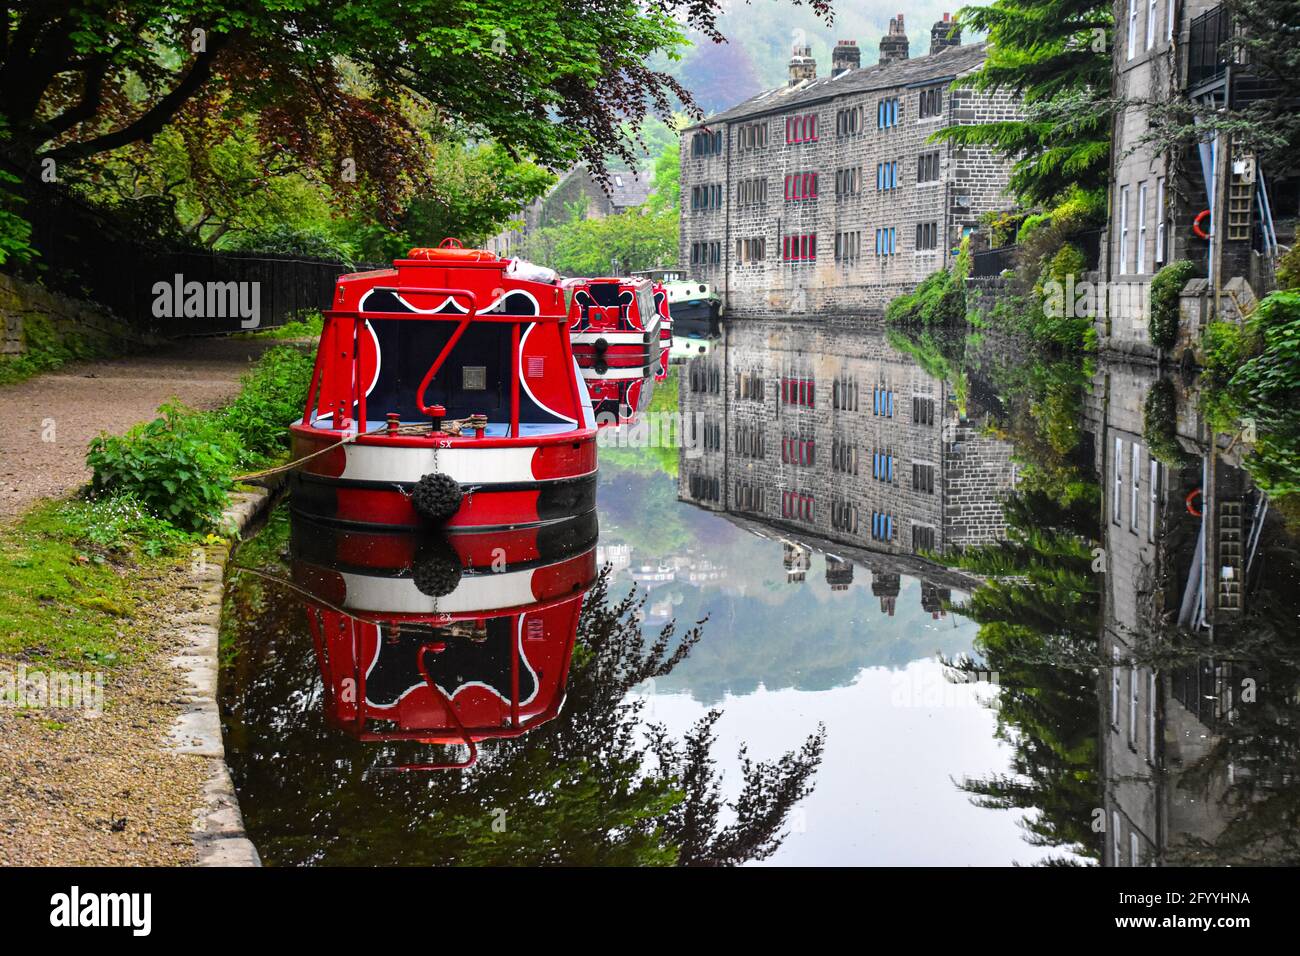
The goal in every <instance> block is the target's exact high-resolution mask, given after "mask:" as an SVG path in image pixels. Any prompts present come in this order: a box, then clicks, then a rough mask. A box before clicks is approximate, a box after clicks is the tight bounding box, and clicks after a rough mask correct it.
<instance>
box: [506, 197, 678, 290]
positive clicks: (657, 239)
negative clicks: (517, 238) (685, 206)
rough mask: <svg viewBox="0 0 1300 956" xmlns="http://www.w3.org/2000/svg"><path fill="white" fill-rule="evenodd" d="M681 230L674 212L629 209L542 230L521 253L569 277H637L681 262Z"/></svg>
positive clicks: (531, 238)
mask: <svg viewBox="0 0 1300 956" xmlns="http://www.w3.org/2000/svg"><path fill="white" fill-rule="evenodd" d="M677 229H678V216H677V211H676V210H675V209H672V210H669V209H665V210H664V211H662V212H658V213H655V212H644V211H638V210H631V211H629V212H625V213H621V214H619V215H616V216H605V217H603V218H600V219H578V220H575V221H572V222H568V223H565V224H563V225H559V226H550V227H547V228H544V229H538V230H536V231H535V232H533V233H532V234H530V235H529V237H528V238H527V239H526V240H525V242H524V244H523V246H522V247H521V252H520V254H521V255H522V256H523V257H524V258H526V259H531V260H532V261H534V262H538V263H543V264H545V265H548V266H550V267H551V268H552V269H556V270H558V271H559V272H562V273H564V274H565V275H570V276H601V275H609V274H610V272H611V271H612V272H621V273H627V272H635V271H638V270H642V269H653V268H657V267H661V266H663V265H664V264H665V263H672V262H675V261H676V260H677Z"/></svg>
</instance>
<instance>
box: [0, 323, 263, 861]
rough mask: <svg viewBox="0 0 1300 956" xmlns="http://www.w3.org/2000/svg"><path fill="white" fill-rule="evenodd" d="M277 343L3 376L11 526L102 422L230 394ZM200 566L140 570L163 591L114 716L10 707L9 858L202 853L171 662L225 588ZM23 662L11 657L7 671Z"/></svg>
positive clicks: (1, 847)
mask: <svg viewBox="0 0 1300 956" xmlns="http://www.w3.org/2000/svg"><path fill="white" fill-rule="evenodd" d="M274 344H276V343H274V342H266V341H259V340H242V341H240V340H230V339H194V340H189V341H184V342H179V343H175V344H172V345H169V346H167V347H165V348H160V349H158V350H156V351H154V352H152V353H150V354H146V355H135V356H129V357H125V358H120V359H113V360H105V361H96V362H93V363H79V364H76V365H67V366H64V367H63V368H62V369H60V370H58V371H57V372H54V373H51V374H47V375H40V376H37V377H35V378H32V379H29V380H28V381H26V382H22V383H20V384H18V385H13V386H7V387H3V388H0V400H2V401H3V402H4V406H5V409H6V411H7V413H8V414H9V416H10V422H9V423H8V424H7V425H6V426H5V427H4V428H3V429H0V533H3V524H4V523H5V522H7V521H11V520H13V518H14V517H16V516H17V515H19V514H21V513H22V512H23V511H25V510H26V509H27V508H30V507H31V506H32V505H34V504H37V503H38V502H39V501H40V500H41V499H43V498H56V497H62V496H64V495H67V494H69V493H70V492H72V491H74V490H75V489H76V488H78V487H79V486H80V485H82V484H83V483H84V482H86V481H87V480H88V479H89V478H90V474H89V472H88V471H87V470H86V467H85V461H84V458H85V453H86V445H87V443H88V442H89V441H90V440H91V439H92V438H94V437H95V436H96V435H98V434H99V433H100V432H101V431H108V432H114V433H120V432H123V431H125V430H126V429H128V428H129V427H130V426H131V425H133V424H135V423H136V422H140V421H146V420H148V419H150V418H153V417H154V415H155V414H156V410H157V407H158V405H159V403H161V402H164V401H167V400H168V399H172V398H176V399H179V400H180V401H182V402H184V403H186V404H188V405H192V406H194V407H196V408H214V407H216V406H218V405H221V404H222V403H223V402H225V401H226V400H228V399H230V398H232V397H233V396H234V395H235V394H236V393H237V391H238V389H239V377H240V376H241V375H242V374H243V373H244V372H245V371H247V370H248V368H249V365H250V364H251V363H252V362H253V361H255V360H256V359H257V357H258V356H259V355H261V353H262V352H264V351H265V350H266V349H267V348H269V347H270V346H271V345H274ZM51 439H52V440H51ZM136 573H139V572H136ZM192 577H193V576H192V575H189V574H188V573H186V572H185V571H184V570H175V571H167V572H151V573H149V577H148V580H146V581H142V583H143V584H144V585H145V586H146V587H147V589H148V590H149V592H150V593H152V594H153V595H155V599H154V600H152V601H150V602H148V606H147V607H146V608H145V609H144V612H143V613H142V614H140V615H138V616H137V617H135V618H134V619H133V620H131V621H130V626H131V627H133V628H134V629H136V630H137V632H138V633H139V635H140V640H139V642H138V644H137V646H136V647H135V648H134V651H133V653H132V654H131V655H130V657H129V660H128V661H127V662H126V663H125V664H123V665H122V666H119V667H117V668H114V669H112V670H110V671H109V673H108V674H107V675H106V680H105V683H106V686H105V689H104V700H105V707H104V711H103V713H102V714H99V715H94V714H84V713H79V712H69V711H59V710H49V709H30V710H24V709H17V708H13V707H0V866H11V865H15V864H26V865H33V864H35V865H52V864H53V865H123V864H131V865H176V864H190V863H193V862H195V860H196V852H195V847H194V845H193V841H192V838H191V831H192V829H193V826H194V821H195V812H196V810H197V809H198V808H199V806H200V804H201V800H202V798H201V791H202V788H203V786H204V781H205V780H207V778H208V776H209V773H210V767H209V762H208V760H207V759H205V758H204V757H201V756H197V755H194V754H186V753H180V752H178V751H177V750H176V749H174V747H172V746H171V744H170V735H171V733H172V729H173V728H174V727H175V726H176V722H177V719H178V717H179V715H180V714H181V711H182V708H183V707H184V706H185V704H186V702H187V700H188V699H189V694H190V690H189V688H188V685H187V682H186V680H185V679H184V675H182V673H181V672H180V671H179V670H178V669H177V668H176V667H174V666H172V660H173V658H174V657H175V656H176V655H177V654H179V653H181V652H182V650H183V649H184V646H185V641H184V640H183V637H184V635H182V634H179V633H178V632H177V630H176V622H177V621H178V620H184V619H186V616H187V615H193V614H194V613H196V609H197V610H200V611H201V610H203V608H204V607H206V606H208V605H211V604H213V603H214V602H215V603H219V601H220V597H219V595H214V594H210V593H202V592H201V591H200V590H198V589H197V588H196V586H195V583H194V581H193V580H192ZM21 666H28V662H26V661H24V660H22V659H5V658H3V657H0V671H9V672H13V673H17V671H18V668H19V667H21ZM31 669H40V668H39V666H38V665H31Z"/></svg>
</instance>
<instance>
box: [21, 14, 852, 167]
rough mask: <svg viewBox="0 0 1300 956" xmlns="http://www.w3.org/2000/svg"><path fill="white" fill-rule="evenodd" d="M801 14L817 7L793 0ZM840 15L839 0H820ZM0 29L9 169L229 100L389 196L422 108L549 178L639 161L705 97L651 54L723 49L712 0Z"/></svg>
mask: <svg viewBox="0 0 1300 956" xmlns="http://www.w3.org/2000/svg"><path fill="white" fill-rule="evenodd" d="M792 2H794V3H801V2H803V0H792ZM809 3H810V5H811V6H812V7H813V8H814V9H816V10H817V11H818V12H819V13H821V14H823V15H829V3H828V0H809ZM7 11H8V12H7V18H6V19H7V22H6V25H5V29H4V30H2V31H0V56H2V57H3V61H2V62H0V115H3V116H5V117H6V118H7V119H8V122H9V125H10V129H11V131H12V134H13V136H12V139H11V140H10V142H9V144H8V145H9V147H10V148H9V153H10V158H11V161H13V162H15V163H16V164H17V165H18V166H20V167H22V169H23V170H24V171H30V172H35V171H36V168H37V167H38V166H39V164H40V163H41V162H42V161H44V160H52V161H54V163H55V164H56V166H58V167H63V166H74V165H76V164H78V163H84V162H85V161H87V160H89V159H91V158H93V157H96V156H100V155H102V154H104V153H107V152H110V151H112V150H115V149H119V148H121V147H123V146H128V145H130V144H132V143H137V142H141V141H148V140H149V139H151V138H152V137H154V136H156V135H158V134H159V133H160V132H162V130H163V129H165V128H166V127H167V125H168V124H169V123H170V122H171V121H172V120H173V119H174V118H175V117H176V116H177V115H178V113H180V112H181V111H182V110H184V109H185V108H186V106H187V105H188V104H190V103H191V102H192V101H193V100H195V99H196V98H199V97H203V96H210V95H211V93H212V91H213V90H214V89H220V90H222V91H226V92H228V93H229V94H230V96H231V97H232V98H233V101H234V102H235V103H236V104H237V105H238V106H239V107H240V108H249V109H253V110H255V111H256V112H257V114H258V116H259V117H260V119H261V120H262V121H263V128H262V135H264V136H267V137H268V138H270V139H274V140H275V141H276V142H277V143H278V144H279V145H280V146H281V147H282V148H284V149H288V150H291V151H296V152H300V153H302V154H304V155H308V154H309V155H312V156H314V157H315V159H316V161H318V162H322V163H324V164H325V166H326V167H327V168H329V169H330V170H332V171H335V172H337V171H339V170H341V169H342V168H343V166H344V161H345V160H352V161H353V162H354V163H355V165H356V167H357V171H358V173H359V174H362V176H361V177H359V181H360V178H363V177H365V176H368V177H369V178H370V182H369V188H371V189H378V190H383V189H384V188H385V179H386V178H388V177H389V175H390V174H391V173H392V172H393V170H394V168H395V167H396V168H401V167H402V166H403V165H404V164H405V163H406V162H407V161H409V160H411V159H412V158H413V156H414V154H413V150H414V148H415V147H416V146H417V145H418V137H415V135H414V131H413V130H412V129H411V128H410V126H409V124H406V123H404V122H403V119H402V117H403V116H404V114H405V112H406V110H405V107H406V106H407V105H408V103H409V102H411V101H414V102H417V103H419V104H420V105H421V106H422V107H424V108H427V109H428V110H431V111H433V112H434V113H435V114H436V115H437V116H438V117H439V118H440V119H442V120H443V121H445V122H446V123H448V124H450V125H452V126H455V127H456V128H457V129H459V130H461V131H463V132H464V134H465V135H467V136H470V137H473V138H479V139H486V138H490V139H494V140H496V141H497V142H499V143H501V144H502V145H503V146H504V147H505V148H506V149H508V150H510V151H512V152H513V153H514V154H515V155H519V156H530V157H534V158H536V159H537V161H538V162H540V163H542V164H543V165H546V166H548V167H551V168H567V167H569V166H571V165H572V164H573V163H574V162H576V161H577V160H579V159H583V160H585V161H586V162H587V164H588V166H589V167H590V168H591V169H592V170H593V171H594V173H595V174H596V175H597V177H598V178H600V177H603V175H604V173H605V170H606V165H607V159H608V157H610V156H617V157H622V158H623V159H625V160H626V161H627V162H628V163H629V164H633V163H634V157H633V145H634V144H633V143H632V141H631V140H630V139H629V137H628V128H627V127H625V125H624V124H625V123H628V124H630V126H631V129H632V130H635V129H636V128H638V127H639V126H640V124H641V122H642V121H643V120H644V119H645V118H646V117H647V115H650V114H653V113H659V114H660V115H662V116H664V117H665V118H666V117H668V116H669V115H670V113H671V108H672V104H673V102H674V101H679V102H681V103H685V104H687V105H688V107H690V106H691V104H692V103H693V101H692V99H691V96H690V93H689V92H688V91H687V90H686V89H685V88H684V87H682V86H681V84H680V83H679V82H678V81H677V80H675V79H673V78H672V77H671V76H669V75H668V74H667V73H665V72H662V71H659V70H656V69H653V68H651V67H650V66H649V65H647V61H648V60H649V59H650V58H651V57H652V55H654V54H656V53H665V54H667V55H668V56H669V57H676V56H678V55H679V53H678V50H679V49H680V47H681V46H682V44H683V43H684V34H683V30H684V29H697V30H701V31H703V32H704V33H705V34H706V35H707V36H709V37H710V38H711V39H714V40H720V39H721V36H720V34H719V33H718V31H717V27H716V20H717V15H718V12H719V7H718V5H717V3H716V2H714V0H704V2H695V0H663V2H659V3H654V4H651V5H649V6H642V5H637V4H628V3H624V2H611V0H554V2H552V3H548V4H547V5H546V7H545V8H544V9H539V8H538V7H537V5H536V4H534V3H530V2H527V0H501V2H498V3H493V4H480V3H464V2H460V3H446V2H443V0H383V2H379V0H281V2H278V3H274V4H267V3H262V2H260V0H19V2H16V3H12V4H8V5H7Z"/></svg>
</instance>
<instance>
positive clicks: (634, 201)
mask: <svg viewBox="0 0 1300 956" xmlns="http://www.w3.org/2000/svg"><path fill="white" fill-rule="evenodd" d="M649 198H650V177H649V176H647V175H644V174H639V173H635V172H629V171H627V170H618V169H614V170H610V173H609V201H610V203H611V204H612V205H613V206H614V208H616V209H628V208H630V207H632V206H639V205H641V204H642V203H643V202H645V201H646V200H647V199H649Z"/></svg>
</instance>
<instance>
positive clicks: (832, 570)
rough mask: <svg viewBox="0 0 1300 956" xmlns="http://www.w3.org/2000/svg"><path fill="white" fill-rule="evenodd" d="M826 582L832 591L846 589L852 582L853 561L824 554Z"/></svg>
mask: <svg viewBox="0 0 1300 956" xmlns="http://www.w3.org/2000/svg"><path fill="white" fill-rule="evenodd" d="M826 583H827V584H829V585H830V587H831V590H832V591H847V590H848V589H849V585H850V584H852V583H853V562H852V561H845V560H844V559H843V558H838V557H836V556H835V555H833V554H828V555H826Z"/></svg>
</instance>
